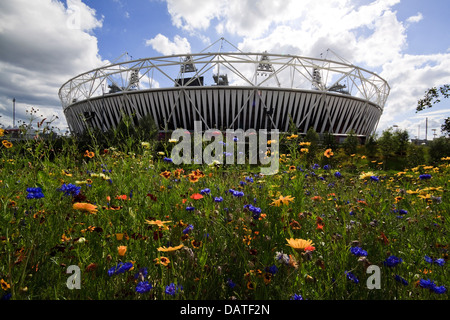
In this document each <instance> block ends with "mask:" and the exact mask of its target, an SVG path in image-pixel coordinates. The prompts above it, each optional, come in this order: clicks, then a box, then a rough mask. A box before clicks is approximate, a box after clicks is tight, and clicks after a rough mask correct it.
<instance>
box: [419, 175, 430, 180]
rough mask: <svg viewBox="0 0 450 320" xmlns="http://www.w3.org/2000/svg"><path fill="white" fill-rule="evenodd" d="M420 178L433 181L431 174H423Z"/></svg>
mask: <svg viewBox="0 0 450 320" xmlns="http://www.w3.org/2000/svg"><path fill="white" fill-rule="evenodd" d="M419 178H420V180H425V179H431V174H421V175H420V176H419Z"/></svg>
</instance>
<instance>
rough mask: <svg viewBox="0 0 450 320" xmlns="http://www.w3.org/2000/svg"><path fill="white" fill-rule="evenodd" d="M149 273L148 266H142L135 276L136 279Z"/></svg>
mask: <svg viewBox="0 0 450 320" xmlns="http://www.w3.org/2000/svg"><path fill="white" fill-rule="evenodd" d="M147 274H148V272H147V268H141V269H140V270H139V272H138V273H136V274H135V275H134V278H135V279H138V278H139V277H143V278H145V277H146V276H147Z"/></svg>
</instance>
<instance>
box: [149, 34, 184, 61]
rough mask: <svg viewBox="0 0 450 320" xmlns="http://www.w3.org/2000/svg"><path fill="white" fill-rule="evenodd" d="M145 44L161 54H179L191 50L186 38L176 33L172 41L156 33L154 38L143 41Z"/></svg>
mask: <svg viewBox="0 0 450 320" xmlns="http://www.w3.org/2000/svg"><path fill="white" fill-rule="evenodd" d="M145 45H146V46H151V47H152V48H153V50H155V51H157V52H160V53H162V54H163V55H165V56H167V55H171V54H180V53H189V52H191V45H190V44H189V41H188V40H187V39H186V38H182V37H180V36H178V35H176V36H175V37H174V39H173V41H170V39H169V38H167V37H166V36H164V35H162V34H160V33H159V34H157V35H156V36H155V37H154V38H152V39H149V40H146V41H145Z"/></svg>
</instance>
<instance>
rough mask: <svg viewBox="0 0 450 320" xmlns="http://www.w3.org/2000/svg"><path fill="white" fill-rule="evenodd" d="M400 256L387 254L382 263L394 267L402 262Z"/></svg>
mask: <svg viewBox="0 0 450 320" xmlns="http://www.w3.org/2000/svg"><path fill="white" fill-rule="evenodd" d="M402 262H403V260H402V258H397V257H396V256H389V257H388V258H386V260H384V262H383V264H384V265H385V266H388V267H395V266H396V265H398V264H400V263H402Z"/></svg>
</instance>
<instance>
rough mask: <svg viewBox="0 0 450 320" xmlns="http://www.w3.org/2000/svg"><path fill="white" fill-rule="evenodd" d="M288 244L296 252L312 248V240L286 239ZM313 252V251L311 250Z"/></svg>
mask: <svg viewBox="0 0 450 320" xmlns="http://www.w3.org/2000/svg"><path fill="white" fill-rule="evenodd" d="M286 241H287V242H288V243H287V245H288V246H290V247H291V248H293V249H295V250H305V249H306V248H308V249H309V247H312V245H313V243H312V240H303V239H294V238H290V239H286ZM309 251H311V250H309Z"/></svg>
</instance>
